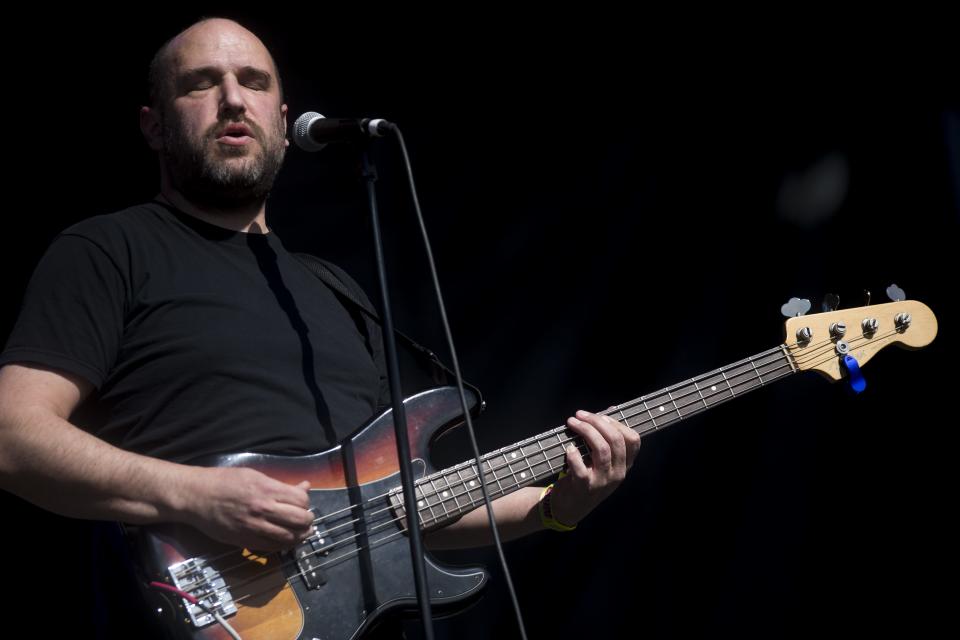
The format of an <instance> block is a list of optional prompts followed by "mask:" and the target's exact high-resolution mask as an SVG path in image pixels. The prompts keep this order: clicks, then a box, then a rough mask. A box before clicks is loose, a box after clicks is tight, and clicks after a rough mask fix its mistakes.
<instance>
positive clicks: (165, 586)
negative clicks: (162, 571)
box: [150, 582, 200, 604]
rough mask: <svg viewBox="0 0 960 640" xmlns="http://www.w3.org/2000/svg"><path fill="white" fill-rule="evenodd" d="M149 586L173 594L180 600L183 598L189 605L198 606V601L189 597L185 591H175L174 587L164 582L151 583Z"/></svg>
mask: <svg viewBox="0 0 960 640" xmlns="http://www.w3.org/2000/svg"><path fill="white" fill-rule="evenodd" d="M150 586H151V587H153V588H154V589H163V590H164V591H169V592H170V593H175V594H177V595H178V596H180V597H181V598H183V599H184V600H186V601H187V602H189V603H190V604H200V601H199V600H197V599H196V597H194V596H192V595H190V594H189V593H187V592H186V591H182V590H180V589H177V588H176V587H174V586H171V585H169V584H166V583H164V582H151V583H150Z"/></svg>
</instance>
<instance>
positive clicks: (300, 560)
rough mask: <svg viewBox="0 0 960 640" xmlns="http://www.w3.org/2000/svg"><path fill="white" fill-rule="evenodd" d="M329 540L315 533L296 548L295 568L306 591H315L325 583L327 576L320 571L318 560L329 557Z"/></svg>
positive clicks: (320, 564) (321, 534)
mask: <svg viewBox="0 0 960 640" xmlns="http://www.w3.org/2000/svg"><path fill="white" fill-rule="evenodd" d="M329 547H330V540H329V538H327V537H326V536H325V535H324V534H323V533H321V532H319V531H317V532H315V533H314V534H313V535H312V536H310V537H309V538H307V539H306V540H304V544H302V545H300V546H299V547H297V550H296V558H297V568H298V569H299V570H300V577H302V578H303V583H304V585H306V587H307V589H311V590H316V589H319V588H320V587H322V586H323V585H325V584H326V583H327V574H326V573H325V572H324V571H323V569H321V568H320V567H321V566H322V564H323V563H322V562H320V560H321V559H322V558H325V557H326V556H328V555H330V550H329Z"/></svg>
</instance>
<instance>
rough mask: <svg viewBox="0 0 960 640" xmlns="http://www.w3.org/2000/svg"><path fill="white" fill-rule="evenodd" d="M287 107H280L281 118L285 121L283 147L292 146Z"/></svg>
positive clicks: (283, 105)
mask: <svg viewBox="0 0 960 640" xmlns="http://www.w3.org/2000/svg"><path fill="white" fill-rule="evenodd" d="M287 111H288V109H287V105H285V104H282V105H280V118H281V119H282V120H283V146H285V147H289V146H290V138H289V137H287Z"/></svg>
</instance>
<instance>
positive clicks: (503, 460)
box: [396, 345, 798, 529]
mask: <svg viewBox="0 0 960 640" xmlns="http://www.w3.org/2000/svg"><path fill="white" fill-rule="evenodd" d="M797 370H798V369H797V366H796V363H795V362H794V361H793V356H791V355H790V354H789V352H788V351H787V348H786V347H785V346H783V345H781V346H779V347H775V348H773V349H770V350H769V351H764V352H763V353H759V354H757V355H755V356H753V357H750V358H746V359H745V360H741V361H739V362H735V363H733V364H730V365H727V366H725V367H721V368H719V369H717V370H715V371H710V372H708V373H705V374H703V375H700V376H697V377H695V378H691V379H689V380H686V381H684V382H681V383H679V384H676V385H673V386H670V387H667V388H665V389H661V390H660V391H657V392H655V393H652V394H650V395H646V396H642V397H640V398H636V399H634V400H630V401H629V402H625V403H623V404H621V405H618V406H616V407H613V408H611V409H608V410H606V411H602V412H599V413H602V414H604V415H609V416H610V417H612V418H615V419H616V420H619V421H620V422H621V423H623V424H625V425H627V426H628V427H630V428H631V429H634V430H635V431H637V433H639V434H640V435H641V436H646V435H648V434H650V433H653V432H654V431H659V430H660V429H663V428H665V427H668V426H670V425H672V424H675V423H677V422H680V421H681V420H684V419H686V418H689V417H690V416H693V415H695V414H698V413H701V412H703V411H706V410H707V409H710V408H711V407H715V406H716V405H718V404H721V403H724V402H726V401H728V400H732V399H733V398H736V397H739V396H742V395H744V394H746V393H748V392H750V391H753V390H754V389H758V388H760V387H762V386H765V385H767V384H770V383H771V382H773V381H774V380H779V379H780V378H783V377H786V376H788V375H791V374H793V373H796V372H797ZM571 443H572V444H573V445H574V446H576V447H577V448H578V449H579V450H580V453H581V455H582V456H583V457H584V459H585V460H586V459H589V457H590V449H589V447H588V446H587V445H586V444H585V443H584V442H583V440H582V438H580V436H578V435H576V434H574V433H573V432H571V431H570V430H569V429H567V427H565V426H561V427H556V428H554V429H551V430H550V431H547V432H545V433H541V434H539V435H536V436H533V437H532V438H528V439H526V440H522V441H520V442H516V443H514V444H511V445H509V446H506V447H503V448H502V449H498V450H497V451H493V452H491V453H488V454H486V455H484V456H482V458H481V460H482V462H483V482H485V483H486V485H487V492H488V493H489V494H490V498H491V499H496V498H499V497H501V496H505V495H507V494H509V493H512V492H514V491H516V490H517V489H519V488H521V487H525V486H527V485H530V484H533V483H536V482H538V481H540V480H544V479H546V478H550V477H552V476H555V475H556V474H558V473H559V472H560V471H561V470H562V469H563V467H564V464H565V460H566V452H565V449H566V447H567V446H568V445H570V444H571ZM396 491H397V492H399V488H398V489H397V490H396ZM416 496H417V508H418V510H419V512H420V519H421V522H422V524H423V527H424V528H426V529H429V528H433V527H438V526H443V525H444V524H447V523H448V522H449V521H451V520H453V519H455V518H458V517H459V516H461V515H462V514H464V513H466V512H468V511H472V510H473V509H475V508H477V507H478V506H480V505H482V504H483V492H482V490H481V488H480V479H479V477H478V475H477V465H476V461H474V460H468V461H466V462H462V463H460V464H458V465H455V466H453V467H449V468H447V469H443V470H441V471H438V472H436V473H433V474H431V475H429V476H426V477H424V478H421V479H420V480H418V481H417V486H416ZM401 497H402V496H401Z"/></svg>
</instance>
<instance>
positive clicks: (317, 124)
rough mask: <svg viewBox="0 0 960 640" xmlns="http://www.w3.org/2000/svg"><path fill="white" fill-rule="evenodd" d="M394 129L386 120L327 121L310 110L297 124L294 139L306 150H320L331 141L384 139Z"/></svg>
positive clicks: (294, 125)
mask: <svg viewBox="0 0 960 640" xmlns="http://www.w3.org/2000/svg"><path fill="white" fill-rule="evenodd" d="M392 128H393V124H392V123H390V122H387V121H386V120H384V119H383V118H363V119H361V120H358V119H356V118H325V117H324V116H322V115H320V114H319V113H316V112H315V111H308V112H306V113H305V114H303V115H302V116H300V117H299V118H297V121H296V122H294V123H293V140H294V142H296V143H297V146H298V147H300V148H301V149H303V150H304V151H320V149H323V148H324V147H325V146H327V143H330V142H360V141H363V140H367V139H369V138H382V137H383V136H385V135H387V133H389V132H390V130H391V129H392Z"/></svg>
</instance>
